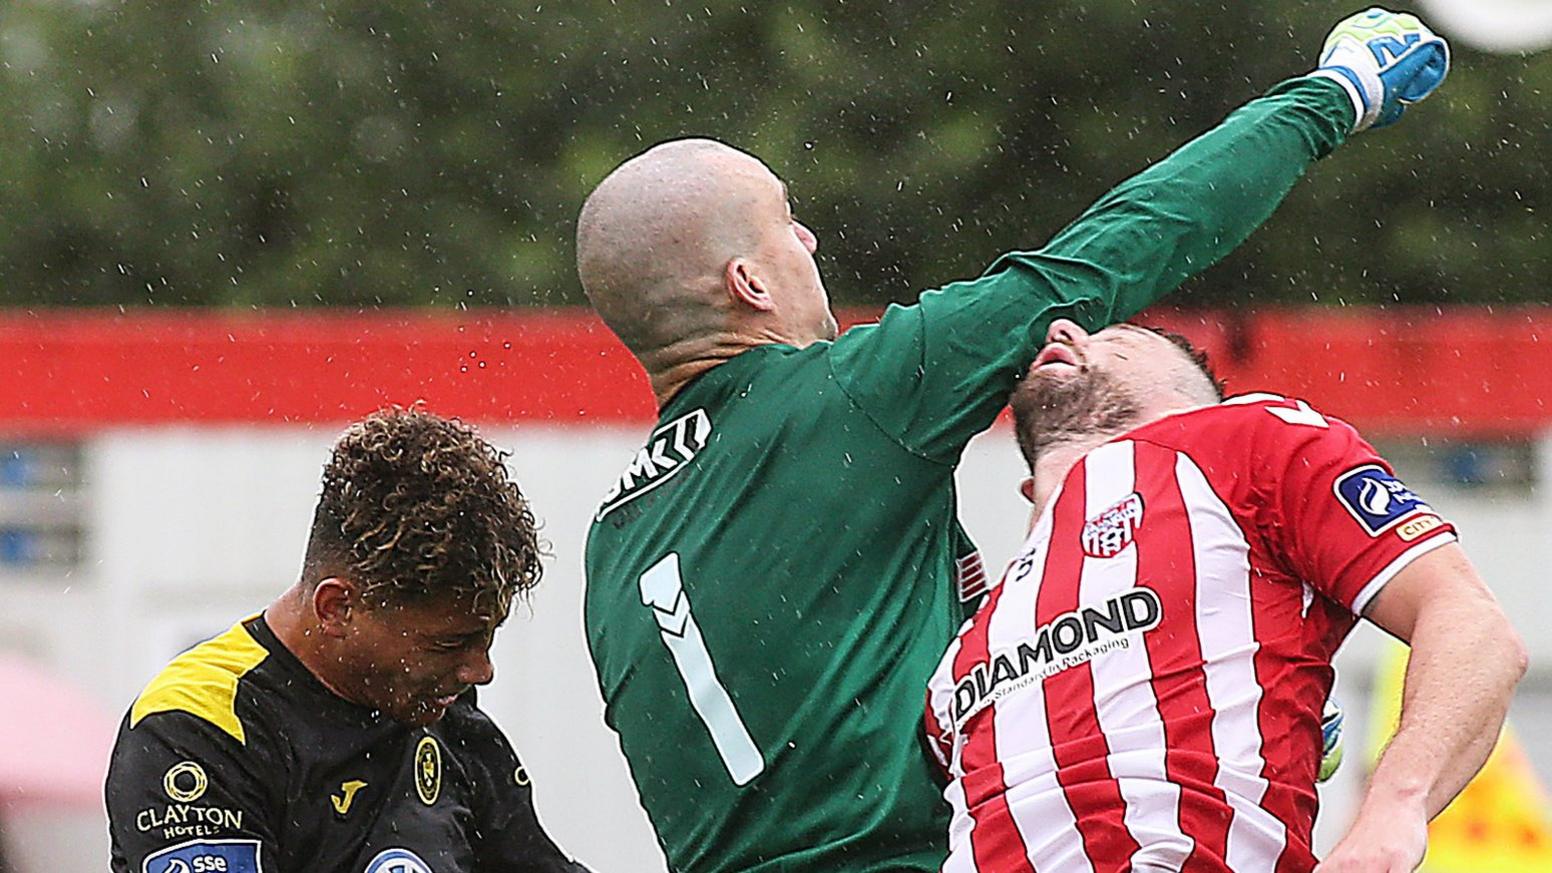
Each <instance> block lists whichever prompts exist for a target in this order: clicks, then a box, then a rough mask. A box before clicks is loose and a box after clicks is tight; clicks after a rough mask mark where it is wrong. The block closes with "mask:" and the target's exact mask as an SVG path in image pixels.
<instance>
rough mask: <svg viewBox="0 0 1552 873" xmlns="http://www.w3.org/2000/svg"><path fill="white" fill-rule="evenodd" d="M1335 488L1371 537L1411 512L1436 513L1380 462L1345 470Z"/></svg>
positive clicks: (1342, 502) (1349, 510)
mask: <svg viewBox="0 0 1552 873" xmlns="http://www.w3.org/2000/svg"><path fill="white" fill-rule="evenodd" d="M1334 490H1335V491H1336V498H1337V500H1338V501H1339V502H1340V503H1341V504H1342V506H1343V508H1345V509H1346V510H1347V512H1348V513H1349V514H1350V515H1352V517H1353V518H1355V519H1357V520H1358V523H1359V524H1360V525H1362V526H1363V529H1364V530H1365V531H1366V532H1368V534H1369V536H1371V537H1377V536H1379V535H1380V534H1382V533H1384V532H1385V531H1387V530H1389V529H1390V528H1391V527H1392V526H1394V525H1395V524H1396V523H1398V522H1400V521H1401V520H1402V519H1403V518H1406V517H1407V516H1409V515H1415V514H1417V513H1420V512H1433V509H1432V508H1431V507H1429V506H1428V504H1426V503H1424V502H1423V498H1421V497H1419V496H1417V493H1416V492H1414V491H1413V490H1412V489H1410V488H1408V487H1406V486H1405V485H1403V484H1402V483H1401V480H1400V479H1397V478H1396V477H1395V476H1392V475H1391V474H1389V473H1387V472H1385V468H1383V467H1381V466H1380V465H1378V464H1365V465H1364V466H1362V467H1358V468H1357V469H1353V470H1349V471H1347V472H1346V473H1343V474H1342V476H1341V478H1339V479H1337V480H1336V485H1335V486H1334Z"/></svg>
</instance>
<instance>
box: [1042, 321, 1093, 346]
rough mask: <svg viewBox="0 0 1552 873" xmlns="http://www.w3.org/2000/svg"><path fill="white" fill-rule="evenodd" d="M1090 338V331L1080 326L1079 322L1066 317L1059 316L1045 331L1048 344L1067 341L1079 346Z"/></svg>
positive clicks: (1069, 343)
mask: <svg viewBox="0 0 1552 873" xmlns="http://www.w3.org/2000/svg"><path fill="white" fill-rule="evenodd" d="M1088 338H1089V332H1088V331H1086V330H1084V329H1083V328H1082V327H1081V326H1079V324H1078V323H1077V322H1075V321H1069V320H1067V319H1065V318H1058V319H1056V320H1055V321H1053V322H1051V326H1050V327H1049V328H1047V329H1046V332H1045V341H1046V344H1047V345H1049V344H1051V343H1066V344H1067V345H1070V346H1077V345H1079V344H1081V343H1082V342H1083V341H1085V340H1087V339H1088Z"/></svg>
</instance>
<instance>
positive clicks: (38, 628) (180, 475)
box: [0, 427, 1552, 873]
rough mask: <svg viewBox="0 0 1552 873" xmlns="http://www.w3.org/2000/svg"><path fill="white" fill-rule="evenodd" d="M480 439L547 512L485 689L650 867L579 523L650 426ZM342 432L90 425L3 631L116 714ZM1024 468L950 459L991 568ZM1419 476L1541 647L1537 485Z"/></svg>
mask: <svg viewBox="0 0 1552 873" xmlns="http://www.w3.org/2000/svg"><path fill="white" fill-rule="evenodd" d="M486 435H487V436H488V437H489V438H490V439H492V441H494V442H496V443H497V444H500V445H504V446H508V447H510V448H512V449H513V450H514V457H513V467H514V470H515V472H516V475H517V478H518V481H519V482H520V483H521V485H522V487H523V488H524V490H525V491H526V492H527V494H528V495H529V497H530V498H531V499H532V501H533V503H534V505H535V507H536V509H537V511H538V515H539V516H540V518H541V519H542V521H543V522H544V531H543V533H544V536H545V537H546V538H547V539H548V540H549V542H550V543H551V544H552V546H553V554H554V557H553V558H552V559H551V561H550V562H549V564H548V571H547V574H546V576H545V581H544V584H543V585H542V587H541V589H540V590H539V591H538V592H537V593H536V594H535V596H534V598H533V602H532V607H531V610H527V611H519V612H518V613H517V614H515V615H514V617H513V618H512V620H511V621H510V622H509V623H508V625H507V627H506V629H505V630H503V631H502V634H501V636H500V638H499V639H498V642H497V645H496V649H495V658H496V662H497V676H496V681H495V683H494V684H493V685H492V686H490V687H489V688H488V689H485V690H484V691H483V692H482V700H483V702H484V704H485V707H486V708H487V710H489V711H490V712H491V713H492V715H493V716H495V717H496V719H497V720H498V721H499V722H500V723H501V724H502V726H503V727H504V728H505V729H506V730H507V731H508V733H509V734H510V735H511V736H512V738H513V742H514V744H515V745H516V746H517V748H518V751H519V753H520V754H521V755H522V756H523V758H524V761H525V763H526V764H527V765H528V767H529V769H530V771H531V772H532V773H533V775H534V778H535V783H536V786H537V797H538V805H539V811H540V815H541V817H542V818H543V820H544V822H545V824H546V826H547V827H548V829H549V830H550V832H551V834H552V835H553V836H554V837H555V838H556V840H557V841H558V842H560V843H561V844H562V845H563V846H565V847H566V848H567V849H568V850H569V851H571V852H573V853H574V854H576V855H577V856H579V857H580V858H582V859H583V860H585V861H586V862H588V863H589V864H590V865H592V866H593V867H594V868H595V869H598V870H600V871H643V870H660V869H662V863H661V860H660V855H659V853H658V850H657V848H656V843H655V841H654V840H653V838H652V836H651V833H650V830H649V829H648V827H647V825H646V821H645V817H644V816H643V814H642V813H641V811H640V808H639V806H638V805H637V801H636V798H635V793H634V789H633V788H632V786H631V784H630V781H629V779H628V776H627V773H626V770H625V767H624V763H623V760H622V759H621V757H620V755H619V749H618V745H617V743H616V742H615V739H614V737H613V735H612V734H610V733H609V732H608V731H607V730H606V729H605V728H604V726H603V723H602V703H601V701H600V699H599V697H598V692H597V690H596V688H595V686H594V682H593V675H592V668H591V665H590V662H589V660H588V656H587V650H586V646H585V643H584V639H583V633H582V624H581V603H582V572H581V555H582V545H583V538H584V536H585V533H586V529H587V522H588V519H589V517H590V516H591V514H592V512H593V510H594V509H595V504H596V501H597V499H598V498H599V497H600V496H601V495H602V494H603V492H604V490H605V489H606V488H607V486H608V484H609V481H610V480H611V479H612V478H613V477H614V476H615V475H616V474H617V472H618V470H619V469H620V467H621V466H622V465H623V464H624V463H626V461H627V460H628V459H629V457H630V456H631V454H632V453H633V452H634V451H635V449H636V448H637V443H638V441H639V439H640V438H641V437H642V436H643V431H642V430H640V429H627V430H617V429H609V428H596V429H581V428H548V427H523V428H521V429H517V430H494V429H488V430H487V431H486ZM334 436H335V431H334V430H333V429H332V428H328V429H314V428H306V427H273V428H240V429H239V428H232V429H222V428H198V429H191V428H162V429H151V430H119V431H112V432H105V433H102V434H100V435H98V436H97V437H95V438H94V439H92V440H91V442H90V444H89V446H88V450H87V471H86V472H87V486H86V487H87V492H88V494H87V500H88V507H89V510H88V511H89V516H88V518H89V524H90V528H91V530H92V531H93V538H92V540H91V541H90V543H89V555H90V558H89V561H88V565H87V566H86V567H85V568H84V569H82V570H80V571H78V572H77V573H75V574H74V576H73V577H71V578H70V579H67V580H53V581H40V580H22V581H20V582H17V583H16V584H7V585H6V586H5V609H4V610H3V611H0V646H4V647H6V648H15V649H22V650H24V651H28V652H30V653H32V654H35V655H38V656H40V657H42V658H44V659H45V660H47V661H49V662H50V663H51V664H52V665H54V666H55V667H56V668H57V669H58V670H59V671H60V672H62V673H64V674H65V675H67V676H69V677H70V678H72V679H74V680H75V681H77V682H78V683H80V684H81V685H83V686H84V687H86V688H88V689H90V690H91V691H92V693H94V694H96V695H97V696H98V697H99V698H100V699H101V700H103V701H104V702H105V703H106V704H107V705H108V706H109V707H111V709H112V710H113V711H114V712H115V713H120V712H122V711H123V709H124V708H125V707H127V706H128V704H129V702H130V701H131V700H132V698H133V697H134V695H135V693H136V692H137V691H138V690H139V688H140V686H141V684H142V683H143V682H145V681H146V679H148V678H149V677H150V676H151V675H152V674H154V673H155V672H156V671H157V669H158V668H159V667H160V666H161V665H162V664H163V663H164V662H165V661H166V660H167V659H168V658H170V657H171V656H172V655H174V654H176V653H177V652H178V651H180V650H181V649H183V648H184V647H186V646H187V645H189V644H191V643H192V642H195V641H197V640H199V639H202V638H204V637H207V636H210V635H211V634H214V633H217V632H219V631H220V630H222V629H224V628H225V627H226V626H227V625H229V624H230V623H231V622H232V621H234V620H236V619H238V618H240V617H242V616H243V615H246V614H248V613H250V612H253V611H256V610H258V609H260V608H262V607H263V606H264V604H265V603H266V602H268V600H269V598H271V597H272V596H273V595H274V594H276V593H278V592H279V591H280V590H282V589H283V588H285V587H286V586H287V585H289V584H290V583H291V582H292V581H293V580H294V578H295V576H296V573H297V570H298V567H299V564H300V560H301V552H302V546H303V542H304V540H305V536H306V531H307V525H308V522H309V520H310V518H311V512H312V506H313V501H314V498H315V496H316V493H317V482H318V475H319V471H320V469H321V466H322V464H323V461H324V459H325V456H326V453H327V449H328V446H329V444H330V442H331V441H332V439H333V437H334ZM1542 459H1543V462H1542V469H1541V477H1540V481H1542V482H1546V481H1548V476H1549V475H1552V461H1549V459H1552V441H1549V442H1548V443H1547V444H1546V445H1544V446H1543V450H1542ZM1402 472H1403V473H1405V472H1406V471H1402ZM1021 475H1022V468H1021V465H1020V462H1019V460H1018V457H1017V453H1016V451H1015V450H1014V449H1013V446H1012V442H1011V437H1010V436H1009V435H1008V434H1007V433H1005V432H993V433H992V434H989V435H987V436H984V437H982V438H980V439H978V440H977V441H976V442H975V443H973V444H972V446H971V448H970V450H969V452H968V453H967V455H966V458H965V461H964V464H963V466H962V468H961V475H960V482H961V486H960V496H961V505H962V516H963V518H964V520H965V523H966V526H967V527H968V528H969V529H970V531H971V533H972V534H973V535H975V537H976V538H977V541H978V542H979V543H980V545H981V548H982V550H983V553H984V554H985V556H986V559H987V563H988V564H989V565H992V566H994V567H997V566H1000V564H1001V562H1002V561H1003V560H1005V559H1006V558H1007V557H1008V556H1009V555H1010V554H1011V553H1012V552H1013V551H1014V550H1015V549H1016V548H1017V547H1018V545H1019V543H1020V541H1021V540H1022V539H1023V531H1024V524H1025V520H1026V519H1025V514H1026V508H1025V506H1024V504H1023V501H1022V499H1021V498H1019V497H1018V495H1017V493H1016V491H1015V486H1016V484H1017V482H1018V480H1019V478H1020V476H1021ZM1411 484H1412V485H1413V486H1414V487H1419V488H1420V489H1421V490H1424V491H1425V493H1427V494H1429V496H1430V497H1432V498H1433V500H1434V502H1435V504H1436V506H1437V507H1438V508H1439V509H1440V510H1441V511H1443V512H1444V513H1445V514H1446V515H1448V516H1450V517H1452V518H1453V519H1454V520H1456V521H1457V522H1458V523H1459V524H1460V526H1461V528H1462V529H1463V531H1464V532H1465V536H1466V545H1467V548H1468V550H1469V551H1470V552H1471V553H1472V555H1473V557H1474V558H1475V559H1476V561H1477V562H1478V564H1479V565H1480V567H1481V568H1482V570H1483V573H1484V575H1485V576H1486V577H1487V578H1488V579H1489V580H1490V582H1491V583H1492V584H1493V585H1494V587H1495V588H1496V589H1497V590H1498V592H1499V594H1500V596H1501V597H1502V598H1503V600H1504V601H1505V603H1506V605H1508V606H1509V607H1510V614H1511V615H1512V616H1513V617H1514V619H1515V621H1516V622H1517V623H1518V624H1519V625H1520V627H1521V629H1522V631H1523V632H1524V633H1525V635H1526V637H1527V639H1528V640H1530V642H1531V644H1532V646H1533V649H1534V650H1535V657H1536V658H1538V659H1546V658H1548V657H1552V637H1548V636H1546V635H1541V634H1537V633H1535V631H1536V630H1537V629H1539V628H1540V627H1545V626H1548V625H1549V623H1552V599H1549V598H1546V597H1545V596H1543V594H1542V592H1543V590H1544V583H1543V582H1542V581H1541V576H1542V568H1544V567H1548V566H1552V542H1549V536H1548V533H1547V532H1548V531H1549V530H1552V495H1549V494H1548V489H1542V490H1541V491H1540V492H1538V495H1539V496H1531V497H1521V498H1518V499H1512V500H1502V499H1499V500H1485V499H1482V498H1477V497H1473V496H1472V495H1471V494H1469V493H1466V492H1461V491H1455V490H1449V489H1441V488H1436V487H1429V486H1426V485H1424V484H1423V483H1419V482H1417V481H1412V482H1411ZM0 582H4V580H3V579H0ZM1375 639H1376V637H1375V636H1374V635H1373V632H1372V631H1362V630H1361V631H1360V632H1359V633H1358V634H1355V638H1354V640H1353V642H1352V643H1351V644H1350V646H1349V647H1348V649H1347V650H1345V651H1344V652H1343V655H1342V656H1341V659H1340V661H1339V667H1340V669H1341V671H1342V675H1343V679H1342V691H1341V694H1342V697H1343V700H1344V702H1345V703H1346V704H1347V707H1348V712H1349V715H1350V724H1351V725H1352V728H1351V733H1350V734H1349V736H1350V737H1352V738H1353V739H1354V740H1355V741H1356V740H1358V739H1359V738H1361V737H1362V728H1363V725H1362V720H1363V718H1362V715H1363V713H1362V710H1363V700H1364V696H1365V694H1366V691H1367V685H1368V678H1367V673H1368V668H1369V664H1370V659H1371V654H1372V651H1373V649H1374V646H1373V642H1374V640H1375ZM1546 702H1547V701H1546V699H1545V698H1540V699H1536V700H1532V701H1530V702H1529V704H1528V705H1526V706H1523V707H1522V710H1523V711H1522V712H1521V713H1519V714H1520V715H1523V716H1524V717H1525V718H1528V719H1532V720H1533V721H1534V724H1526V725H1523V727H1526V728H1531V729H1530V730H1524V731H1522V733H1523V734H1524V735H1525V736H1526V738H1527V740H1529V741H1530V742H1531V748H1530V751H1531V754H1532V757H1533V758H1537V759H1539V760H1540V761H1541V763H1542V766H1543V767H1546V766H1548V765H1549V764H1552V736H1548V735H1552V731H1549V730H1547V728H1552V706H1547V705H1545V704H1546ZM1535 728H1541V730H1536V729H1535ZM1538 735H1542V736H1548V738H1546V739H1537V737H1538ZM1356 745H1357V743H1356V742H1355V748H1356ZM1358 771H1359V768H1358V767H1355V766H1349V767H1348V768H1347V770H1346V772H1345V774H1344V776H1343V779H1342V780H1341V781H1340V782H1339V784H1338V785H1337V786H1336V787H1335V788H1334V790H1328V791H1327V792H1326V793H1325V795H1326V799H1327V807H1326V813H1325V814H1323V816H1322V824H1321V841H1322V842H1324V843H1327V844H1329V840H1330V838H1331V832H1332V830H1333V829H1334V828H1336V827H1339V826H1340V823H1341V819H1342V818H1343V816H1344V815H1345V814H1346V811H1347V809H1348V808H1349V805H1350V798H1351V795H1352V793H1353V791H1354V790H1355V788H1356V785H1357V782H1358V778H1359V776H1360V774H1359V772H1358ZM50 822H51V823H50V824H49V825H48V826H49V827H51V828H58V827H61V826H60V825H58V824H57V823H53V820H52V819H50ZM100 825H101V822H100V821H98V822H97V825H96V826H94V827H90V828H87V829H86V832H87V833H88V834H89V835H90V837H89V838H87V839H84V840H79V841H74V842H73V844H72V845H69V846H55V847H54V848H53V849H51V850H50V851H49V852H48V853H47V856H46V858H42V859H41V860H44V861H46V862H47V865H48V866H47V867H46V869H48V870H50V871H56V870H65V871H68V870H82V871H85V870H99V869H101V867H102V860H101V859H102V858H104V857H105V855H106V840H105V839H104V838H102V837H101V827H100ZM78 830H79V828H78ZM93 837H95V838H96V839H97V842H96V843H95V844H94V843H93V842H92V838H93ZM34 842H36V838H34ZM38 869H45V868H38ZM29 873H30V871H29Z"/></svg>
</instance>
